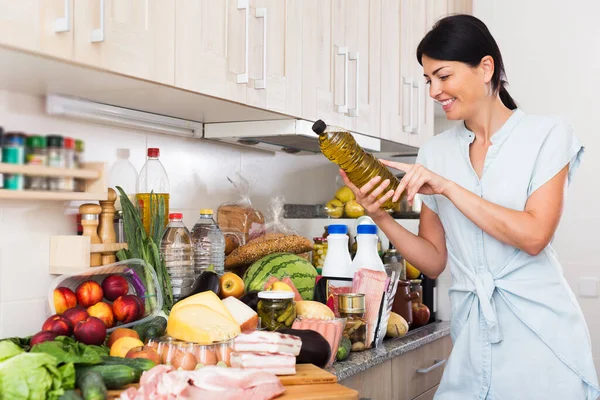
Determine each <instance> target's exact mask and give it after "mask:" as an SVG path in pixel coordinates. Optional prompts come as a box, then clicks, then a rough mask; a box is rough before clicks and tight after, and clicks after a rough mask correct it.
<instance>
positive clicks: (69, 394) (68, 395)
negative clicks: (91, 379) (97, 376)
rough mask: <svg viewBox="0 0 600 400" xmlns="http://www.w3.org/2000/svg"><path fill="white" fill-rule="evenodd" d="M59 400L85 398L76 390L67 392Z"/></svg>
mask: <svg viewBox="0 0 600 400" xmlns="http://www.w3.org/2000/svg"><path fill="white" fill-rule="evenodd" d="M58 400H83V397H81V395H80V394H79V393H78V392H77V391H76V390H65V392H64V393H63V394H62V395H61V396H60V397H59V398H58Z"/></svg>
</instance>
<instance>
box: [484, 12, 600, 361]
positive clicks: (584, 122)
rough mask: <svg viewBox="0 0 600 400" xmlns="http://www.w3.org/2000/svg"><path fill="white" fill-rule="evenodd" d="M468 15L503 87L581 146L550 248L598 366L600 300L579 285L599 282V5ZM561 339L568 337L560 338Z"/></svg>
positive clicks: (529, 110) (596, 284) (530, 111)
mask: <svg viewBox="0 0 600 400" xmlns="http://www.w3.org/2000/svg"><path fill="white" fill-rule="evenodd" d="M473 11H474V14H475V15H476V16H478V17H480V18H481V19H482V20H483V21H484V22H485V23H486V24H487V25H488V27H489V28H490V31H491V32H492V35H494V37H495V38H496V41H497V42H498V45H499V46H500V49H501V51H502V55H503V57H504V64H505V66H506V71H507V75H508V81H509V82H510V87H509V92H510V93H511V95H512V96H513V97H514V98H515V99H516V101H517V103H518V104H519V106H520V107H521V108H522V109H523V110H524V111H525V112H528V113H534V114H544V115H548V114H550V115H560V116H563V117H564V118H566V119H568V120H569V121H570V122H571V123H572V124H573V125H574V127H575V130H576V132H577V135H578V137H579V139H580V140H581V142H582V143H583V144H584V146H585V147H586V153H585V155H584V159H583V163H582V165H581V167H580V169H579V170H578V171H577V174H576V175H575V179H574V181H573V184H572V185H571V187H570V189H569V191H568V196H567V203H566V205H565V209H564V213H563V217H562V221H561V223H560V226H559V229H558V231H557V234H556V238H555V240H554V247H555V249H556V251H557V252H558V256H559V259H560V261H561V263H562V265H563V268H564V273H565V277H566V279H567V280H568V282H569V284H570V285H571V287H572V288H573V290H574V292H575V294H576V295H577V300H578V302H579V304H580V305H581V308H582V309H583V312H584V315H585V318H586V320H587V323H588V326H589V329H590V335H591V338H592V346H593V351H594V355H595V358H594V360H595V363H596V370H597V371H598V372H600V314H599V313H598V309H600V299H599V298H598V297H597V296H594V297H582V296H581V295H580V293H579V285H580V283H581V282H582V281H585V280H587V281H589V282H591V284H592V286H593V287H595V289H596V290H597V289H598V278H599V277H600V269H599V267H600V263H599V261H598V227H599V226H600V209H599V208H598V207H597V206H596V203H597V200H598V198H599V195H600V185H598V173H599V171H600V136H599V135H598V127H599V126H600V119H599V118H598V110H597V108H598V107H597V104H596V103H597V100H596V97H597V96H598V93H597V92H598V87H600V76H599V75H598V73H597V72H598V71H600V52H599V51H598V38H599V37H600V25H599V24H598V15H600V4H599V3H598V2H595V1H586V0H574V1H571V2H568V3H566V2H564V1H559V0H528V1H520V0H474V1H473ZM565 340H569V339H568V338H565Z"/></svg>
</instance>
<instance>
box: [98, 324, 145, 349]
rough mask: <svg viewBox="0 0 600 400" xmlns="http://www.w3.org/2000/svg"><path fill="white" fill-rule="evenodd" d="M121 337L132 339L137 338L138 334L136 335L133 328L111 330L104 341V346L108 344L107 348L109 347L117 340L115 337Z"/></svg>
mask: <svg viewBox="0 0 600 400" xmlns="http://www.w3.org/2000/svg"><path fill="white" fill-rule="evenodd" d="M122 337H132V338H134V339H138V340H139V338H140V335H138V333H137V332H136V331H134V330H133V329H127V328H117V329H115V330H114V331H112V332H111V334H110V336H109V337H108V342H107V343H106V346H108V348H109V349H110V348H111V347H112V345H113V344H114V343H115V342H116V341H117V339H121V338H122Z"/></svg>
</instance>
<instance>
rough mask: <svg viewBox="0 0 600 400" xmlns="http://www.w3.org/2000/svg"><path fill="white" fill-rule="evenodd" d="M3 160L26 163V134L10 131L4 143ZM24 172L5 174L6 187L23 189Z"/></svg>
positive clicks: (11, 162) (19, 163) (20, 163)
mask: <svg viewBox="0 0 600 400" xmlns="http://www.w3.org/2000/svg"><path fill="white" fill-rule="evenodd" d="M2 162H5V163H8V164H18V165H22V164H24V163H25V135H24V134H23V133H20V132H8V133H7V134H6V135H5V136H4V139H3V144H2ZM23 187H24V177H23V174H6V175H4V188H5V189H9V190H23Z"/></svg>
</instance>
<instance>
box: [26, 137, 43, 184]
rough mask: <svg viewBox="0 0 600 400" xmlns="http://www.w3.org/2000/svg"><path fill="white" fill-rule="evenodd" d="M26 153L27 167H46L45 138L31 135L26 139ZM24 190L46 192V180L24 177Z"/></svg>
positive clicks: (41, 177) (37, 177)
mask: <svg viewBox="0 0 600 400" xmlns="http://www.w3.org/2000/svg"><path fill="white" fill-rule="evenodd" d="M26 143H27V152H26V155H25V163H26V164H27V165H43V166H46V165H48V151H47V149H46V138H45V137H43V136H38V135H33V136H29V137H27V141H26ZM25 189H29V190H47V189H48V180H47V179H46V177H43V176H27V177H25Z"/></svg>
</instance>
